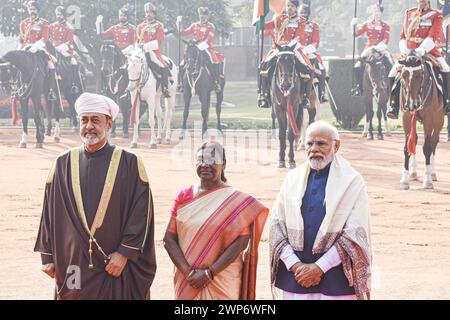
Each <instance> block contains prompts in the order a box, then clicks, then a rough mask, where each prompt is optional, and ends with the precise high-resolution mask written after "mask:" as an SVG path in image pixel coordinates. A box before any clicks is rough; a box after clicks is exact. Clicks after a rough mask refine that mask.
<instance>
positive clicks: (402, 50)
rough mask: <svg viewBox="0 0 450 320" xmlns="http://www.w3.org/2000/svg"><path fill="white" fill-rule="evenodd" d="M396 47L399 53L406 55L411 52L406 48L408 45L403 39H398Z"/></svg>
mask: <svg viewBox="0 0 450 320" xmlns="http://www.w3.org/2000/svg"><path fill="white" fill-rule="evenodd" d="M398 47H399V49H400V53H401V54H404V55H408V54H410V53H411V50H410V49H408V45H407V43H406V40H405V39H402V40H400V42H399V43H398Z"/></svg>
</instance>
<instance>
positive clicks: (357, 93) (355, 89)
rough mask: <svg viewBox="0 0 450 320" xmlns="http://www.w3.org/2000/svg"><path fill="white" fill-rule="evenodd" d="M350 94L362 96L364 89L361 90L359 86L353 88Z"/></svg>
mask: <svg viewBox="0 0 450 320" xmlns="http://www.w3.org/2000/svg"><path fill="white" fill-rule="evenodd" d="M350 95H351V96H352V97H360V96H362V91H361V89H359V86H357V87H354V88H352V90H351V91H350Z"/></svg>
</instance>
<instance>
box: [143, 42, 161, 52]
mask: <svg viewBox="0 0 450 320" xmlns="http://www.w3.org/2000/svg"><path fill="white" fill-rule="evenodd" d="M142 48H143V49H144V51H145V52H150V51H154V50H158V49H159V44H158V41H157V40H153V41H150V42H147V43H144V45H143V46H142Z"/></svg>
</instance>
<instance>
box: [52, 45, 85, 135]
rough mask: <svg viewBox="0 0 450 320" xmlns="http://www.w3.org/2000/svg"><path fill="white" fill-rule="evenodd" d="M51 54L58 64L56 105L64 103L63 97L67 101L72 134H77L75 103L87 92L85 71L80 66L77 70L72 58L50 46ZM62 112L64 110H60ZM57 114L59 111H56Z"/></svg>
mask: <svg viewBox="0 0 450 320" xmlns="http://www.w3.org/2000/svg"><path fill="white" fill-rule="evenodd" d="M48 48H49V50H50V52H51V53H52V54H53V55H54V56H55V57H56V59H57V60H58V63H57V64H56V74H57V76H58V78H59V79H58V87H57V88H55V89H56V90H55V91H56V104H53V105H58V106H59V105H60V104H61V103H62V100H61V98H62V97H61V95H62V96H64V98H65V99H66V100H67V103H68V104H69V117H70V121H71V124H72V132H74V133H75V132H76V128H77V127H78V119H77V113H76V111H75V101H76V100H77V99H78V97H79V96H80V95H81V94H82V93H83V92H84V91H85V83H84V82H85V78H86V75H85V70H84V67H83V66H82V65H81V64H79V65H77V66H76V67H75V68H74V66H73V65H71V63H70V57H64V56H63V55H62V54H60V53H59V52H58V51H57V50H55V49H54V47H53V46H51V45H48ZM55 84H56V83H55ZM60 110H62V108H61V109H60ZM54 113H55V114H57V113H58V112H57V110H56V109H55V110H54Z"/></svg>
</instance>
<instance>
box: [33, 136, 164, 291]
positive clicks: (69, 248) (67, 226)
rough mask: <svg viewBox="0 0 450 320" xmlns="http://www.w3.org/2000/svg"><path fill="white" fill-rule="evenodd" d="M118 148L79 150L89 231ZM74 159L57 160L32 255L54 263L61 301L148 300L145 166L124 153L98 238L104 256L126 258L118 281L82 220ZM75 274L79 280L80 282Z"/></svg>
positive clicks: (150, 259) (149, 204)
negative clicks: (90, 151) (121, 255)
mask: <svg viewBox="0 0 450 320" xmlns="http://www.w3.org/2000/svg"><path fill="white" fill-rule="evenodd" d="M114 148H115V147H114V146H112V145H110V144H108V143H107V144H106V145H105V146H104V147H103V148H102V149H100V150H99V151H97V152H95V153H92V154H90V153H88V152H87V151H85V150H84V148H83V147H81V149H80V150H82V151H80V153H79V158H80V159H79V171H80V173H79V175H80V187H81V195H82V201H83V207H84V211H85V214H86V220H87V223H88V226H89V228H90V227H91V225H92V222H93V221H94V217H95V215H96V212H97V208H98V206H99V202H100V198H101V195H102V191H103V188H104V185H105V179H106V176H107V172H108V168H109V165H110V162H111V158H112V154H113V151H114ZM70 154H71V153H70V152H66V153H64V154H62V155H60V156H59V157H58V159H57V160H56V162H55V164H54V169H53V170H52V171H51V173H50V175H49V178H48V179H47V184H46V187H45V199H44V205H43V211H42V218H41V225H40V228H39V233H38V237H37V240H36V245H35V248H34V250H35V251H36V252H40V253H41V258H42V263H43V264H47V263H51V262H53V263H54V264H55V271H56V276H55V279H56V288H55V290H56V292H57V294H56V298H57V299H96V300H98V299H146V298H148V297H149V293H150V286H151V284H152V282H153V279H154V277H155V272H156V257H155V246H154V220H153V216H154V213H153V199H152V195H151V191H150V187H149V183H148V179H147V175H146V174H145V169H144V168H143V164H142V161H141V160H140V159H139V158H138V157H137V156H136V155H134V154H132V153H129V152H126V151H125V150H123V151H122V154H121V157H120V162H119V167H118V170H117V176H116V178H115V182H114V187H113V189H112V194H111V198H110V201H109V203H108V206H107V210H106V214H105V218H104V220H103V223H102V225H101V227H100V228H99V229H97V230H96V232H95V235H94V238H95V239H96V241H97V242H98V244H99V245H100V246H101V248H102V250H103V252H104V253H106V255H109V254H111V253H113V252H119V253H121V254H123V255H124V256H126V257H128V261H127V264H126V266H125V268H124V270H123V273H122V274H121V276H120V277H118V278H115V277H112V276H110V275H109V274H108V273H107V272H106V271H105V266H106V264H105V258H104V256H103V254H102V253H101V252H100V251H99V250H98V249H97V246H96V245H95V244H92V250H93V252H92V264H93V269H90V268H89V264H90V258H89V238H90V235H89V232H88V230H86V228H85V227H84V225H83V223H82V219H81V218H80V215H79V211H78V210H77V205H76V201H75V192H74V190H73V188H72V177H71V161H70V158H71V155H70ZM77 273H78V274H79V276H78V279H79V281H78V282H77V278H76V277H77Z"/></svg>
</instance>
